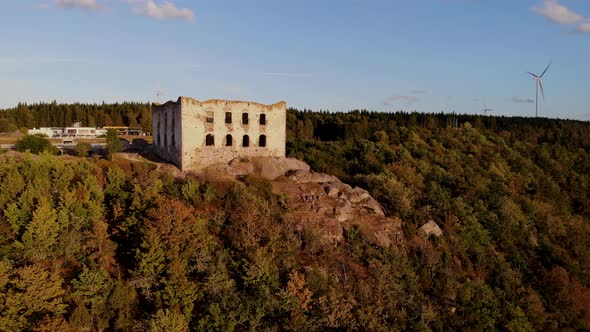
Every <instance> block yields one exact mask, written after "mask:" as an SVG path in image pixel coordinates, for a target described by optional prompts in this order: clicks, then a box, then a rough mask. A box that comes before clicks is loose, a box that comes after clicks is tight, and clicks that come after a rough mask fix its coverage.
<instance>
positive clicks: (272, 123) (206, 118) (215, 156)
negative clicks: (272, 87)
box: [153, 97, 287, 171]
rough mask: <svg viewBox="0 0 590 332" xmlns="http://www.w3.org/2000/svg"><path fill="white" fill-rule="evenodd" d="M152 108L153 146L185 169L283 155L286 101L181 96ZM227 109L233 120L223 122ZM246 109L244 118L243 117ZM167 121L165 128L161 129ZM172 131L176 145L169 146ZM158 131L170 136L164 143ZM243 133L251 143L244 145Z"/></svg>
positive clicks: (161, 134) (163, 156)
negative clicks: (237, 158) (244, 158)
mask: <svg viewBox="0 0 590 332" xmlns="http://www.w3.org/2000/svg"><path fill="white" fill-rule="evenodd" d="M153 110H154V113H153V114H154V116H153V121H154V130H153V133H154V146H155V151H156V153H158V154H159V155H160V156H161V157H162V158H163V159H166V160H169V161H171V162H172V163H174V164H176V165H177V166H178V167H179V168H180V169H181V170H183V171H190V170H199V169H202V168H204V167H206V166H208V165H211V164H217V163H227V162H229V161H230V160H232V159H234V158H236V157H254V156H256V157H284V156H285V143H286V112H287V105H286V103H285V102H279V103H276V104H273V105H263V104H259V103H254V102H243V101H227V100H217V99H215V100H208V101H204V102H200V101H198V100H195V99H192V98H187V97H180V98H179V99H178V101H177V102H168V103H166V104H164V105H156V106H154V107H153ZM166 114H168V115H166ZM226 114H229V116H230V117H231V123H226V116H227V115H226ZM244 114H246V116H245V117H246V118H247V123H244V121H243V119H244V118H243V117H244ZM171 116H172V117H173V118H174V119H175V126H174V128H172V127H171V126H172V124H171V123H170V121H171V120H170V119H171V118H170V117H171ZM163 117H166V118H163ZM261 117H265V123H266V124H261ZM178 119H179V120H180V121H178ZM165 120H166V121H167V122H168V128H167V130H165V132H162V131H164V129H163V128H164V127H165V123H164V122H166V121H165ZM158 121H159V123H160V127H158V124H157V123H158ZM163 123H164V124H163ZM158 129H160V130H158ZM172 133H174V135H175V143H176V144H175V145H171V141H170V140H171V139H172V138H171V135H172ZM158 135H160V137H167V139H168V141H167V142H164V139H163V138H162V139H161V140H158V137H159V136H158ZM208 135H211V136H212V138H213V142H210V141H209V142H208V141H207V136H208ZM228 135H230V136H231V142H228V139H227V136H228ZM246 135H247V136H248V138H249V146H244V144H243V142H244V136H246ZM261 135H263V136H264V137H265V138H266V146H261V144H260V143H261ZM178 138H180V139H178ZM165 143H168V144H165ZM208 143H209V144H211V143H212V145H208ZM227 143H231V145H227Z"/></svg>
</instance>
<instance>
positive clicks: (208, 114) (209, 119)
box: [206, 112, 213, 123]
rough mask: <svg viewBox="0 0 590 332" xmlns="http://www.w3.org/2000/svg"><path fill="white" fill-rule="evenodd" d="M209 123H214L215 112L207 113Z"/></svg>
mask: <svg viewBox="0 0 590 332" xmlns="http://www.w3.org/2000/svg"><path fill="white" fill-rule="evenodd" d="M206 121H207V123H213V112H207V120H206Z"/></svg>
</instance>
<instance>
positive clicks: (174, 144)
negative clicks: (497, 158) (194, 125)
mask: <svg viewBox="0 0 590 332" xmlns="http://www.w3.org/2000/svg"><path fill="white" fill-rule="evenodd" d="M181 114H182V110H181V107H180V104H178V103H174V102H167V103H166V104H163V105H153V106H152V134H153V142H154V143H153V146H154V152H156V154H158V155H159V156H160V157H161V158H162V159H164V160H167V161H169V162H171V163H173V164H174V165H176V166H178V167H179V168H182V140H181V137H182V126H181V121H180V119H181Z"/></svg>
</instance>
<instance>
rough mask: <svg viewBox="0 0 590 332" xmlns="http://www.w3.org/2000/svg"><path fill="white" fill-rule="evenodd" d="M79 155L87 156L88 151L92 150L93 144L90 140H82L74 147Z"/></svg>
mask: <svg viewBox="0 0 590 332" xmlns="http://www.w3.org/2000/svg"><path fill="white" fill-rule="evenodd" d="M74 150H75V151H76V154H77V155H78V157H87V156H88V152H90V151H92V145H90V143H88V142H80V143H78V144H76V147H75V148H74Z"/></svg>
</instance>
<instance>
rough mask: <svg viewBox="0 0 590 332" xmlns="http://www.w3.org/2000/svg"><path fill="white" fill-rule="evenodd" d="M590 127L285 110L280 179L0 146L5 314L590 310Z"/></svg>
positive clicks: (534, 324) (187, 320)
mask: <svg viewBox="0 0 590 332" xmlns="http://www.w3.org/2000/svg"><path fill="white" fill-rule="evenodd" d="M589 133H590V124H589V123H587V122H580V121H567V120H551V119H524V118H502V117H482V116H458V115H444V114H439V115H437V114H423V115H421V114H412V113H410V114H405V113H395V114H380V113H370V112H350V113H339V114H332V113H315V112H299V111H296V110H290V111H289V113H288V138H289V140H288V143H287V150H288V154H289V156H291V157H293V158H297V159H298V160H300V161H302V162H305V163H306V164H307V165H309V167H310V170H307V169H306V168H305V167H303V168H302V169H289V170H285V172H284V173H283V174H282V175H280V176H278V177H273V178H272V179H264V178H261V177H260V174H250V173H248V172H246V173H240V172H237V173H236V174H234V175H238V179H237V180H236V179H235V178H234V179H223V178H218V177H214V176H209V175H206V174H205V175H199V174H182V175H181V176H176V175H177V174H175V173H173V172H170V170H169V169H167V168H166V167H164V166H158V165H159V164H157V163H153V162H145V161H143V160H142V159H141V158H139V156H136V157H137V158H135V159H136V160H134V161H129V160H125V159H123V158H122V156H119V157H120V158H118V159H117V160H115V161H114V162H109V161H106V160H101V159H79V158H73V157H59V158H58V157H52V156H48V155H42V156H40V157H36V158H32V157H29V158H25V159H24V160H20V161H15V160H14V159H13V158H12V157H4V158H2V159H1V162H0V163H1V167H0V178H1V180H2V184H3V185H2V187H1V188H0V209H1V210H2V214H1V216H0V221H1V225H2V227H1V228H0V231H1V233H0V234H1V236H0V239H1V241H0V254H1V255H2V263H1V264H2V265H1V268H0V273H1V274H0V275H1V276H3V277H2V278H0V280H5V281H4V282H2V283H0V287H2V294H3V295H0V296H2V302H0V303H11V308H15V309H13V310H7V309H2V310H1V313H2V314H1V316H0V329H3V330H14V329H29V328H31V327H32V326H33V325H42V326H45V327H46V328H47V329H50V330H58V327H61V328H63V329H65V328H66V327H79V328H84V327H93V328H96V329H98V328H107V327H108V328H111V329H123V330H133V329H137V330H145V329H149V328H161V329H165V330H166V329H167V330H171V329H183V328H184V327H187V326H190V328H191V329H193V330H205V329H206V330H245V329H255V330H261V329H277V330H326V329H341V330H350V329H359V330H376V331H379V330H382V331H389V330H492V329H506V330H512V331H516V330H519V331H520V330H525V331H527V330H528V331H530V330H558V329H576V330H585V329H590V312H589V311H588V308H590V291H589V289H590V249H589V248H590V197H589V195H590V190H589V188H590V178H589V177H590V135H589ZM239 162H240V163H241V162H242V161H239ZM247 162H250V161H247ZM234 166H235V165H234ZM300 166H302V165H300ZM243 169H253V170H257V169H262V168H258V167H252V168H248V167H246V166H244V167H243V168H242V171H243ZM234 171H235V170H234ZM279 173H280V172H279ZM254 175H257V176H254ZM356 187H358V188H356ZM360 188H363V189H360ZM365 190H366V191H365ZM375 203H376V204H375ZM425 224H428V225H429V226H428V227H431V228H430V229H432V227H433V226H432V225H434V224H436V225H437V226H439V227H440V231H441V232H440V233H437V234H438V235H439V236H436V235H433V236H427V235H426V234H425V233H423V232H422V231H421V230H420V228H421V227H422V226H423V225H425ZM384 235H386V236H384ZM35 284H43V285H44V290H43V292H41V290H39V289H37V288H35V287H33V286H31V285H35ZM96 290H100V291H96ZM98 294H102V295H100V296H99V295H98ZM4 308H6V307H4ZM32 308H34V309H32Z"/></svg>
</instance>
